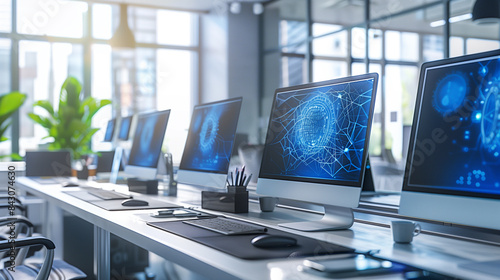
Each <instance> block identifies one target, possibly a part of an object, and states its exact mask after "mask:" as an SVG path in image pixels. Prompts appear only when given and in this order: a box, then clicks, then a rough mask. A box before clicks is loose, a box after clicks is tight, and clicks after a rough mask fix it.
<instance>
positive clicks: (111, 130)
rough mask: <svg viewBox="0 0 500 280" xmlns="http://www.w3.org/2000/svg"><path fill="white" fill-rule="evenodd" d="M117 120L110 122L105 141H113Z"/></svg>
mask: <svg viewBox="0 0 500 280" xmlns="http://www.w3.org/2000/svg"><path fill="white" fill-rule="evenodd" d="M115 122H116V120H115V119H112V120H109V121H108V124H107V126H106V132H105V133H104V141H105V142H111V141H112V140H113V134H114V133H115Z"/></svg>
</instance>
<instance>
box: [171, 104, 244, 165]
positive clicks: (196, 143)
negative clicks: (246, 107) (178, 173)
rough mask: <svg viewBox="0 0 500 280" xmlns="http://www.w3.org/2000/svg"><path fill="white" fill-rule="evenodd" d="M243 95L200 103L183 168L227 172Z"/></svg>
mask: <svg viewBox="0 0 500 280" xmlns="http://www.w3.org/2000/svg"><path fill="white" fill-rule="evenodd" d="M240 108H241V98H237V99H230V100H225V101H221V102H215V103H210V104H204V105H199V106H196V107H195V108H194V110H193V117H192V119H191V125H190V127H189V133H188V137H187V140H186V146H185V147H184V153H183V154H182V160H181V163H180V166H179V168H180V169H184V170H192V171H202V172H212V173H220V174H226V173H227V171H228V168H229V160H230V159H231V151H232V148H233V142H234V137H235V134H236V127H237V125H238V118H239V115H240Z"/></svg>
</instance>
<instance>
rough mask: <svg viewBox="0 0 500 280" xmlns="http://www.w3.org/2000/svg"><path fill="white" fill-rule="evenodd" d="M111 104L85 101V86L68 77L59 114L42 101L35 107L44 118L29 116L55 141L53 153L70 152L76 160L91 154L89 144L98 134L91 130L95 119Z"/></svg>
mask: <svg viewBox="0 0 500 280" xmlns="http://www.w3.org/2000/svg"><path fill="white" fill-rule="evenodd" d="M108 104H111V100H108V99H103V100H97V99H95V98H93V97H87V98H85V99H83V93H82V85H81V84H80V82H79V81H78V80H77V79H76V78H74V77H68V78H67V79H66V80H65V81H64V83H63V85H62V87H61V92H60V94H59V108H58V111H56V110H55V109H54V108H53V106H52V104H51V103H50V102H49V101H47V100H39V101H37V102H35V103H34V104H33V106H34V107H40V108H42V109H44V110H45V112H46V114H45V116H42V115H38V114H35V113H29V114H28V116H29V117H30V118H31V119H32V120H33V121H34V122H36V123H38V124H39V125H41V126H43V127H44V128H45V129H47V132H48V134H49V135H48V136H46V137H45V138H52V139H53V141H52V142H51V143H50V144H49V149H50V150H60V149H70V150H71V151H72V152H73V158H74V159H79V158H80V157H81V156H82V155H85V154H89V153H92V150H91V149H90V141H91V139H92V136H93V135H94V134H95V133H96V132H97V131H98V130H99V129H98V128H93V127H92V118H93V117H94V115H95V114H96V113H97V112H98V111H99V110H100V109H101V108H102V107H104V106H106V105H108Z"/></svg>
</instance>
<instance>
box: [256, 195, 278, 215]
mask: <svg viewBox="0 0 500 280" xmlns="http://www.w3.org/2000/svg"><path fill="white" fill-rule="evenodd" d="M259 203H260V210H261V211H262V212H273V211H274V207H275V206H276V203H278V198H277V197H272V196H261V197H259Z"/></svg>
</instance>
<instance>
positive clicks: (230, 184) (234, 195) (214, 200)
mask: <svg viewBox="0 0 500 280" xmlns="http://www.w3.org/2000/svg"><path fill="white" fill-rule="evenodd" d="M251 178H252V174H250V176H248V178H247V176H246V175H245V166H243V168H242V169H241V172H240V171H239V170H238V168H236V171H235V173H234V176H233V172H231V174H230V177H228V178H227V179H226V183H227V186H226V188H227V192H212V191H202V192H201V207H202V208H205V209H211V210H218V211H223V212H231V213H248V191H247V185H248V183H249V182H250V179H251Z"/></svg>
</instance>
